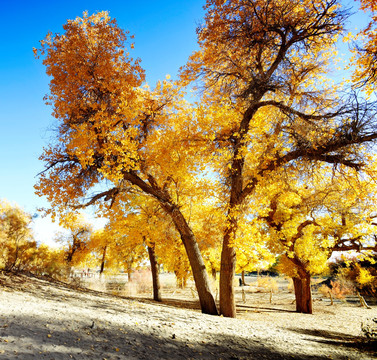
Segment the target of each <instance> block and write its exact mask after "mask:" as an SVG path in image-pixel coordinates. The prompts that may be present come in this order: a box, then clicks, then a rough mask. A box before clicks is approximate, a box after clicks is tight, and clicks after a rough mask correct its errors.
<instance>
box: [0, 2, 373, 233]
mask: <svg viewBox="0 0 377 360" xmlns="http://www.w3.org/2000/svg"><path fill="white" fill-rule="evenodd" d="M204 3H205V0H159V1H157V0H142V1H141V0H139V1H137V0H119V1H93V0H91V1H80V0H76V1H72V0H69V1H38V0H36V1H29V0H27V1H26V0H21V1H10V0H5V1H3V2H2V19H1V22H0V46H1V56H0V79H1V80H0V81H1V83H0V84H1V85H0V154H1V162H0V163H1V167H0V198H3V199H7V200H9V201H12V202H16V203H17V204H19V205H20V206H21V207H23V208H24V209H25V210H26V211H28V212H31V213H34V212H35V211H36V209H37V208H38V207H43V206H48V204H47V203H46V201H45V200H44V199H41V198H39V197H38V196H37V195H35V194H34V189H33V185H34V184H35V182H36V180H37V178H36V175H37V174H38V173H39V172H40V171H42V170H43V163H42V162H41V161H39V160H38V157H39V156H40V155H41V153H42V150H43V146H45V145H47V144H48V142H49V139H50V138H52V137H53V136H54V133H53V131H52V130H51V129H52V124H53V119H52V117H51V115H50V113H51V108H49V107H47V106H46V105H45V104H44V102H43V96H44V95H45V94H46V93H47V92H48V82H49V79H48V77H47V76H46V75H45V69H44V67H43V65H42V63H41V61H40V60H37V59H35V58H34V56H33V51H32V50H33V47H38V46H39V40H41V39H43V38H44V37H45V35H46V34H47V32H48V31H51V32H53V33H56V32H63V29H62V25H63V24H64V23H65V22H66V20H67V19H73V18H75V17H77V16H81V15H82V13H83V11H85V10H87V11H88V12H89V13H90V14H91V13H93V12H97V11H102V10H107V11H109V13H110V16H111V17H115V18H116V19H117V21H118V24H119V26H120V27H121V28H123V29H125V30H129V31H130V33H131V34H134V35H135V50H134V52H133V53H131V54H132V56H133V57H140V58H141V60H142V63H141V64H142V66H143V68H144V69H145V70H146V76H147V81H148V83H149V84H150V85H152V86H153V84H154V83H155V82H156V81H157V80H158V79H163V78H165V75H166V74H170V75H171V76H172V77H174V76H175V75H176V74H177V71H178V68H179V67H180V66H182V65H184V64H185V62H186V61H187V58H188V56H189V55H190V54H191V52H192V51H193V50H195V49H196V48H197V44H196V33H195V29H196V27H197V25H198V24H199V23H200V22H201V21H202V18H203V15H204V10H203V8H202V7H203V5H204ZM364 19H365V20H364V21H363V17H361V26H364V25H366V23H367V17H366V16H365V15H364ZM358 20H360V18H359V19H358ZM357 22H359V21H357ZM351 25H353V24H351ZM352 28H353V26H352ZM39 221H40V220H39ZM37 225H39V226H40V229H39V232H38V234H37V235H38V236H39V237H40V239H42V238H43V239H42V240H45V239H46V238H45V237H43V234H42V233H43V232H44V233H45V235H46V234H47V233H48V232H51V231H52V228H51V227H50V226H49V225H48V223H47V222H46V221H45V222H44V223H42V222H39V223H38V224H37ZM37 240H38V239H37Z"/></svg>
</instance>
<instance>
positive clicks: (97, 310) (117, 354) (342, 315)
mask: <svg viewBox="0 0 377 360" xmlns="http://www.w3.org/2000/svg"><path fill="white" fill-rule="evenodd" d="M174 305H179V306H185V304H184V303H182V302H181V303H180V302H179V301H176V303H174V301H173V300H170V301H167V302H166V303H163V304H157V303H154V302H152V301H146V300H144V301H136V300H132V299H126V298H120V297H116V296H112V295H108V294H102V293H98V292H95V291H80V290H76V289H74V288H70V287H66V286H64V285H63V284H59V283H54V282H48V281H45V280H40V279H35V278H28V277H25V276H20V277H12V278H8V277H5V276H1V277H0V359H9V360H11V359H22V360H27V359H49V360H50V359H55V360H60V359H101V360H103V359H107V360H110V359H217V360H218V359H272V360H275V359H313V360H314V359H355V360H356V359H357V360H362V359H373V358H377V352H376V351H375V350H374V349H373V346H372V344H369V345H368V344H366V343H365V342H364V341H362V340H363V339H362V338H361V336H360V323H361V321H363V320H364V319H366V318H370V317H372V316H376V315H377V314H376V308H374V309H372V310H368V309H363V308H360V307H358V306H356V305H354V306H346V305H336V306H334V307H331V309H330V308H329V307H328V306H327V307H326V306H324V305H320V306H316V314H315V315H304V314H296V313H293V312H290V311H288V310H287V309H284V308H282V309H280V311H279V305H278V304H277V303H274V304H272V305H271V306H264V307H263V306H261V304H259V305H258V306H257V307H251V306H247V307H246V308H243V310H242V311H241V312H240V318H239V319H227V318H222V317H214V316H208V315H203V314H201V313H200V312H199V311H197V310H193V309H183V308H180V307H177V306H174ZM188 305H190V304H188ZM321 306H323V308H321Z"/></svg>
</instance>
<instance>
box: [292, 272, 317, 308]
mask: <svg viewBox="0 0 377 360" xmlns="http://www.w3.org/2000/svg"><path fill="white" fill-rule="evenodd" d="M293 285H294V289H295V297H296V312H298V313H304V314H312V313H313V305H312V292H311V287H310V274H309V273H307V272H305V274H302V275H301V276H297V277H294V278H293Z"/></svg>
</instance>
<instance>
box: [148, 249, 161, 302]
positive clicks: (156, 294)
mask: <svg viewBox="0 0 377 360" xmlns="http://www.w3.org/2000/svg"><path fill="white" fill-rule="evenodd" d="M148 255H149V261H150V263H151V271H152V282H153V300H156V301H161V292H160V289H161V286H160V276H159V271H158V263H157V258H156V253H155V251H154V246H148Z"/></svg>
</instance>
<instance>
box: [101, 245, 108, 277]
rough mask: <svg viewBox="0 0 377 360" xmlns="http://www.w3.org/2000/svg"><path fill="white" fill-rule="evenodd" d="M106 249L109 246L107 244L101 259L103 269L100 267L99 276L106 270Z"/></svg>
mask: <svg viewBox="0 0 377 360" xmlns="http://www.w3.org/2000/svg"><path fill="white" fill-rule="evenodd" d="M106 250H107V246H105V247H104V248H103V253H102V260H101V269H100V271H99V276H101V275H102V273H103V270H104V268H105V259H106Z"/></svg>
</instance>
